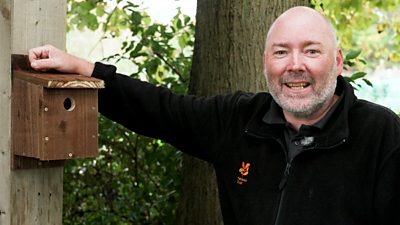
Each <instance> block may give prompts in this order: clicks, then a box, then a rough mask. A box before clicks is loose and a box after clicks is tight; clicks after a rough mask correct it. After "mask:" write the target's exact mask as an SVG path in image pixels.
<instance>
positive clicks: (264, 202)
mask: <svg viewBox="0 0 400 225" xmlns="http://www.w3.org/2000/svg"><path fill="white" fill-rule="evenodd" d="M93 76H94V77H97V78H100V79H103V80H104V81H105V84H106V88H105V89H103V90H100V91H99V110H100V112H101V113H102V114H104V115H105V116H106V117H108V118H110V119H112V120H114V121H116V122H118V123H120V124H122V125H124V126H125V127H127V128H129V129H131V130H133V131H135V132H137V133H140V134H143V135H147V136H150V137H155V138H160V139H163V140H165V141H167V142H169V143H171V144H172V145H174V146H176V147H177V148H178V149H180V150H182V151H183V152H186V153H188V154H191V155H193V156H196V157H199V158H201V159H203V160H206V161H208V162H210V163H212V164H213V166H214V168H215V171H216V174H217V181H218V187H219V195H220V202H221V208H222V213H223V218H224V223H225V225H234V224H241V225H261V224H262V225H274V224H279V225H390V224H393V225H399V224H400V216H399V215H397V213H398V212H399V208H400V121H399V118H398V117H397V116H396V115H395V114H394V113H393V112H391V111H390V110H388V109H387V108H384V107H382V106H378V105H376V104H373V103H370V102H367V101H364V100H359V99H357V98H356V97H355V95H354V92H353V89H352V87H351V85H349V84H348V83H347V82H346V81H345V80H344V79H343V77H341V76H339V77H338V88H342V89H343V94H344V97H343V100H342V101H341V102H340V105H338V107H337V108H336V110H335V111H334V114H333V115H332V116H331V118H330V119H329V121H328V122H327V124H326V126H325V127H324V129H323V130H322V131H321V132H319V133H318V134H317V135H316V136H315V137H314V142H313V143H311V144H309V145H307V146H306V147H305V150H304V151H303V152H302V153H301V154H299V155H297V156H296V157H295V158H294V160H293V161H292V162H291V163H289V162H288V161H287V153H286V149H285V148H286V147H285V144H284V135H283V129H284V126H283V125H273V124H267V123H265V122H263V118H264V117H265V115H266V113H267V112H268V110H269V107H270V105H271V101H273V99H272V97H271V95H270V94H268V93H258V94H251V93H244V92H236V93H234V94H230V95H226V96H214V97H194V96H182V95H176V94H173V93H172V92H171V91H169V90H168V89H165V88H161V87H155V86H153V85H151V84H148V83H145V82H141V81H138V80H134V79H131V78H129V77H127V76H123V75H119V74H116V69H115V67H114V66H108V65H104V64H101V63H96V66H95V70H94V72H93Z"/></svg>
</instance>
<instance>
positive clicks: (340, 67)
mask: <svg viewBox="0 0 400 225" xmlns="http://www.w3.org/2000/svg"><path fill="white" fill-rule="evenodd" d="M343 62H344V58H343V52H342V49H341V48H338V49H337V52H336V70H337V75H340V74H342V72H343Z"/></svg>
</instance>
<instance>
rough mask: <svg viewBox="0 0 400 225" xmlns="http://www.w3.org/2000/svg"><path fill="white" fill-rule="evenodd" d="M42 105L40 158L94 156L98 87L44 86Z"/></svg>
mask: <svg viewBox="0 0 400 225" xmlns="http://www.w3.org/2000/svg"><path fill="white" fill-rule="evenodd" d="M42 104H43V106H42V108H43V125H42V130H43V141H44V142H43V148H42V150H41V152H40V159H41V160H58V159H70V158H85V157H95V156H96V155H97V151H98V144H97V132H98V125H97V124H98V123H97V122H98V119H97V116H98V113H97V110H98V106H97V105H98V104H97V90H95V89H50V88H44V94H43V103H42Z"/></svg>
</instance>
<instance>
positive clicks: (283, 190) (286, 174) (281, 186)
mask: <svg viewBox="0 0 400 225" xmlns="http://www.w3.org/2000/svg"><path fill="white" fill-rule="evenodd" d="M292 161H293V160H291V161H288V160H286V167H285V170H284V171H283V175H282V178H281V181H280V182H279V191H280V192H281V193H280V196H279V201H278V211H277V212H276V216H275V222H274V224H275V225H277V224H279V221H280V220H281V219H280V218H281V212H282V207H283V203H282V202H283V201H282V200H283V198H284V197H285V194H286V188H285V187H286V184H287V181H288V178H289V175H290V168H291V167H292Z"/></svg>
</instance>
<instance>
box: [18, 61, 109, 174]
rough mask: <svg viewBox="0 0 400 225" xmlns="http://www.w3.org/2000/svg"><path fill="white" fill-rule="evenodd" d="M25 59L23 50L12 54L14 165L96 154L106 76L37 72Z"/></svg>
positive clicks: (27, 164)
mask: <svg viewBox="0 0 400 225" xmlns="http://www.w3.org/2000/svg"><path fill="white" fill-rule="evenodd" d="M26 65H27V58H26V56H13V79H12V152H13V155H14V160H13V163H12V164H13V165H12V167H13V168H14V169H18V168H31V167H42V166H44V165H48V166H51V165H52V164H55V165H59V164H60V162H63V161H64V160H65V159H73V158H86V157H96V156H97V152H98V138H97V136H98V103H97V92H98V89H99V88H103V87H104V82H103V81H102V80H99V79H95V78H92V77H86V76H82V75H77V74H57V73H39V72H36V71H33V70H30V69H29V66H26ZM52 161H53V163H52Z"/></svg>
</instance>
